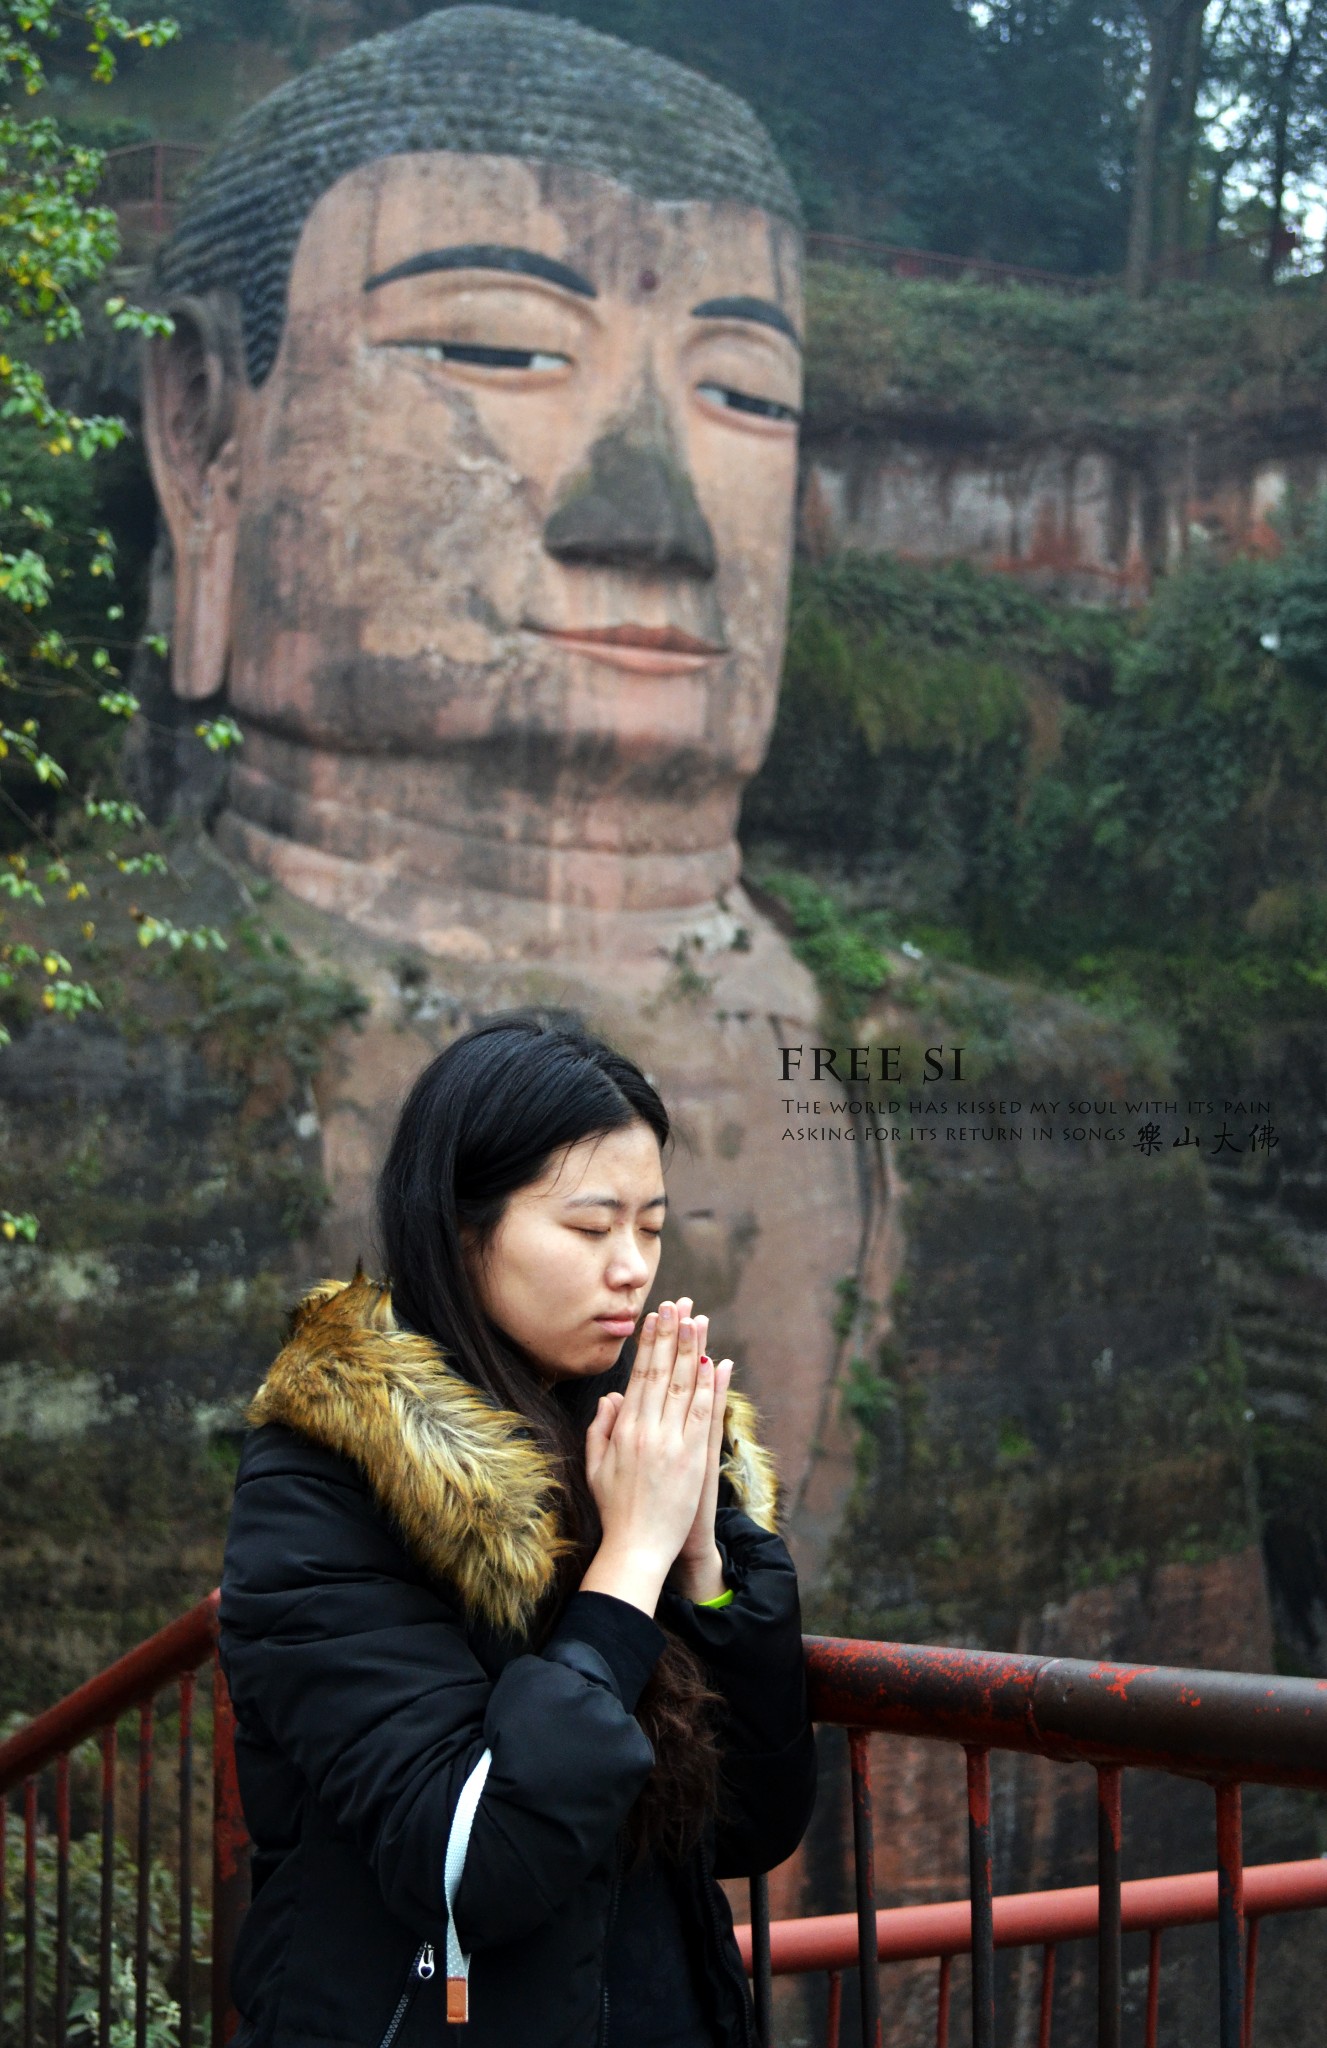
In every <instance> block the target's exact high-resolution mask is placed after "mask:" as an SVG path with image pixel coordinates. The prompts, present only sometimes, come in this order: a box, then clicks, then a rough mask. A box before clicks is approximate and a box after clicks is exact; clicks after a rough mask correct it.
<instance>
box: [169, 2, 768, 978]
mask: <svg viewBox="0 0 1327 2048" xmlns="http://www.w3.org/2000/svg"><path fill="white" fill-rule="evenodd" d="M158 276H159V282H160V286H161V289H162V292H163V296H164V299H165V303H166V304H167V306H168V309H169V310H170V311H171V312H172V314H173V316H174V320H175V331H174V334H173V336H172V337H170V338H169V339H168V340H163V341H158V342H156V343H154V344H153V346H152V349H151V351H150V360H149V366H148V377H147V386H148V389H147V432H148V441H149V449H150V453H151V457H152V463H153V471H154V475H155V478H156V484H157V490H158V494H159V496H160V499H161V504H162V507H163V510H164V513H165V517H166V521H167V524H168V526H169V529H170V534H171V539H172V543H173V554H174V563H175V622H174V632H173V640H172V675H173V683H174V687H175V689H176V690H177V691H178V692H179V694H180V695H181V696H184V697H190V698H198V699H213V698H216V697H217V693H218V692H220V691H222V690H224V691H225V692H226V693H227V698H226V700H225V701H228V703H229V705H230V707H231V708H232V709H233V710H234V713H235V715H236V717H237V718H238V719H239V721H240V723H241V725H242V728H243V730H244V733H245V745H244V748H243V750H242V754H241V757H240V761H239V763H238V765H237V767H236V769H235V770H234V771H233V777H232V784H231V791H230V797H229V810H228V813H227V814H226V817H225V819H224V821H223V826H222V830H223V833H224V834H225V835H226V836H227V837H228V840H229V843H230V844H231V845H232V846H233V847H234V848H235V849H236V850H238V851H240V852H243V853H244V854H246V855H247V856H248V857H249V858H250V859H251V860H254V861H256V862H257V863H258V864H259V865H262V866H264V867H266V868H267V869H268V870H269V871H271V872H273V873H275V874H276V875H277V876H278V877H279V878H280V879H282V880H283V881H285V882H286V883H287V884H288V885H289V886H290V887H291V888H293V889H294V890H295V891H296V893H299V894H303V895H306V896H309V897H312V898H313V899H314V900H317V901H320V902H322V903H324V905H325V906H326V907H328V908H331V909H334V910H339V911H342V912H344V913H346V914H348V915H350V916H352V917H360V918H362V919H363V921H365V922H366V923H369V924H377V925H378V926H379V927H381V928H383V929H386V930H390V931H393V932H397V933H399V934H400V935H402V936H405V937H410V938H413V939H415V940H416V941H417V942H418V943H420V944H423V945H424V946H426V947H429V946H432V947H433V949H434V950H437V951H441V952H447V951H448V950H459V951H466V950H478V951H480V952H482V950H483V948H484V946H485V945H486V944H487V943H488V939H487V937H486V936H485V934H486V931H487V930H489V928H490V927H491V922H492V920H493V919H494V918H497V919H498V921H499V922H500V921H501V918H502V915H503V906H504V905H508V904H524V905H525V906H526V908H525V910H524V911H522V912H521V914H520V916H519V917H518V918H517V920H516V921H517V923H518V924H520V925H521V929H522V930H523V931H525V932H526V933H527V934H531V933H538V932H543V933H544V934H545V935H546V936H547V937H549V938H550V939H555V938H556V937H557V935H558V934H559V933H562V934H563V935H567V934H569V932H570V930H571V925H572V923H578V924H579V925H583V924H584V922H585V917H586V916H588V918H589V919H590V921H591V922H593V919H594V918H595V917H596V916H599V917H602V916H603V914H605V913H622V912H631V911H642V912H647V913H658V912H661V911H668V910H677V909H685V908H688V907H691V906H698V905H702V904H705V903H710V902H713V900H714V899H715V897H716V895H717V894H719V893H720V892H721V891H722V890H723V888H724V887H725V886H726V885H727V884H728V883H729V882H730V881H731V880H732V879H733V877H734V875H735V872H736V853H735V845H734V838H733V833H734V826H735V821H736V814H737V808H738V804H739V802H740V798H741V792H742V786H743V784H744V782H745V780H746V779H747V778H748V777H749V776H750V775H751V774H752V773H753V772H754V770H755V769H756V767H757V766H758V765H759V763H760V760H761V758H762V755H763V752H764V748H765V744H766V741H767V738H768V734H769V728H770V725H771V722H772V718H773V714H774V706H775V696H776V690H777V680H778V670H779V662H780V657H781V654H782V647H783V635H784V619H785V608H786V596H787V579H788V570H789V561H790V554H791V536H792V519H793V497H794V484H795V461H796V435H797V408H798V405H799V399H800V350H799V336H800V328H801V298H800V237H799V231H798V226H797V208H796V202H795V199H794V197H793V194H792V190H791V187H790V185H789V183H788V181H787V178H786V175H785V174H784V172H783V170H782V168H781V166H780V164H779V162H778V159H777V157H776V155H775V153H774V150H773V147H772V145H771V143H770V141H769V139H768V137H767V136H766V134H765V132H764V130H763V129H762V128H761V126H760V124H759V123H758V122H757V121H756V119H755V117H754V115H753V114H752V113H751V112H750V110H749V109H748V108H747V107H746V106H745V105H744V104H743V103H742V102H741V101H740V100H737V99H735V98H734V97H733V96H732V95H731V94H729V93H727V92H725V91H723V90H721V89H720V88H719V87H717V86H715V85H713V84H711V83H709V82H708V81H706V80H705V79H702V78H700V77H698V76H697V75H696V74H694V73H692V72H690V71H687V70H684V69H682V68H681V67H680V66H678V65H676V64H672V63H669V62H667V61H665V60H664V59H662V58H659V57H656V56H653V55H651V54H649V53H647V52H645V51H641V50H636V49H631V48H629V47H628V46H627V45H625V44H623V43H620V42H618V41H616V40H615V39H613V38H611V37H606V36H602V35H598V34H595V33H593V32H592V31H590V30H588V29H583V28H580V27H577V26H575V25H574V24H572V23H569V22H565V21H559V20H555V19H550V18H548V17H544V16H539V15H530V14H522V13H516V12H513V11H510V10H507V9H504V8H498V7H455V8H450V9H446V10H443V11H441V12H438V13H435V14H431V15H428V16H426V17H425V18H424V19H423V20H421V21H419V22H416V23H414V24H413V25H411V26H410V27H407V28H404V29H401V30H398V31H396V32H394V33H393V34H390V35H385V36H379V37H376V38H374V39H373V40H371V41H368V42H362V43H359V44H356V45H354V46H353V47H352V48H350V49H348V50H346V51H344V52H343V53H342V54H341V55H339V56H337V57H335V58H333V59H332V60H330V61H329V62H327V63H325V64H322V65H320V66H318V67H317V68H316V69H314V70H312V71H310V72H308V73H305V74H304V75H303V76H301V77H299V78H298V79H296V80H295V81H294V82H293V83H292V84H290V85H287V86H285V87H283V88H282V89H281V90H280V91H278V92H276V93H274V94H272V95H271V97H270V98H268V99H267V100H265V101H263V102H262V104H261V105H259V106H257V107H255V108H254V109H252V110H251V111H250V113H249V114H247V115H246V116H245V117H244V118H243V119H242V120H241V121H240V122H239V123H238V124H237V125H236V127H235V128H234V129H233V130H232V132H231V134H230V135H229V137H228V138H227V139H225V140H224V141H223V142H222V144H221V146H220V148H219V149H218V151H217V153H216V155H215V156H214V157H213V159H212V161H211V163H210V164H209V166H208V167H207V168H206V170H205V171H204V173H203V174H202V175H201V177H200V178H199V179H198V181H197V183H196V185H195V187H194V190H193V192H192V195H191V197H190V199H189V201H188V203H187V205H186V207H185V209H184V212H183V215H182V218H181V221H180V224H179V226H178V228H177V230H176V233H175V235H174V237H173V239H172V240H171V242H170V243H169V244H168V246H167V247H166V249H165V250H164V251H163V254H162V256H161V258H160V259H159V270H158ZM580 913H584V914H585V916H580V915H579V914H580ZM569 920H570V922H569ZM513 928H515V927H513Z"/></svg>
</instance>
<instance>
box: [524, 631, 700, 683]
mask: <svg viewBox="0 0 1327 2048" xmlns="http://www.w3.org/2000/svg"><path fill="white" fill-rule="evenodd" d="M529 631H531V632H532V633H538V634H539V635H540V637H541V638H542V639H544V640H556V641H557V643H558V645H559V646H560V647H565V648H566V649H567V650H568V652H569V653H572V654H585V655H588V656H589V658H590V659H591V660H592V661H603V662H607V663H608V665H609V666H610V667H611V668H619V669H626V670H628V671H630V672H631V673H632V674H634V675H651V676H666V675H685V674H690V673H691V672H692V671H694V670H695V669H699V668H704V666H705V664H706V662H709V661H715V660H717V659H718V657H719V656H720V655H721V654H726V653H727V651H728V650H727V648H726V647H720V646H716V645H715V643H714V642H713V641H709V640H698V639H697V638H696V636H695V635H694V634H693V633H684V632H683V631H682V630H681V628H680V627H679V626H633V625H628V626H580V627H577V626H531V627H530V628H529Z"/></svg>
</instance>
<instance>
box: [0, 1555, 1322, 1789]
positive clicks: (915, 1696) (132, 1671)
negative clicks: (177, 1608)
mask: <svg viewBox="0 0 1327 2048" xmlns="http://www.w3.org/2000/svg"><path fill="white" fill-rule="evenodd" d="M220 1598H221V1595H220V1592H219V1591H216V1592H212V1593H209V1594H208V1596H207V1598H206V1599H205V1600H200V1601H199V1602H198V1604H197V1606H196V1607H193V1608H191V1609H190V1611H189V1612H188V1613H187V1614H185V1615H182V1616H181V1617H180V1619H179V1620H178V1621H173V1622H170V1623H169V1624H168V1625H167V1626H166V1627H165V1628H163V1629H159V1630H158V1631H157V1633H156V1634H155V1635H153V1636H149V1637H148V1639H147V1640H146V1642H142V1643H139V1644H138V1645H137V1646H136V1648H134V1649H132V1650H130V1651H128V1652H127V1653H126V1655H125V1656H123V1657H121V1658H119V1659H118V1660H117V1661H116V1662H115V1663H114V1664H112V1665H111V1666H110V1667H109V1668H108V1669H107V1670H105V1671H102V1672H99V1673H98V1674H97V1676H96V1677H95V1678H90V1679H89V1680H88V1681H87V1683H86V1684H85V1685H81V1686H79V1688H78V1690H77V1691H76V1692H72V1693H70V1694H69V1695H68V1697H67V1698H65V1699H63V1700H60V1701H58V1702H57V1704H56V1705H55V1706H53V1707H50V1708H48V1709H47V1710H46V1712H45V1713H42V1714H38V1715H37V1716H36V1717H35V1719H33V1720H31V1721H29V1722H28V1723H27V1724H26V1726H24V1727H22V1728H20V1729H19V1730H18V1731H17V1732H16V1733H15V1734H13V1735H11V1736H10V1738H9V1740H8V1741H7V1742H3V1743H0V1794H3V1793H5V1792H8V1791H10V1790H11V1789H12V1787H13V1786H15V1785H17V1784H19V1783H21V1781H22V1780H23V1779H24V1778H25V1777H28V1776H30V1775H31V1773H32V1772H33V1771H37V1770H41V1769H42V1768H43V1766H44V1765H46V1764H48V1763H50V1762H52V1761H53V1760H54V1759H55V1758H56V1757H57V1756H59V1755H60V1754H61V1753H62V1752H63V1751H65V1750H68V1749H70V1748H72V1747H73V1745H74V1744H75V1743H78V1742H82V1741H84V1740H85V1739H86V1738H87V1737H88V1736H90V1735H94V1734H96V1733H97V1731H98V1730H99V1729H101V1728H105V1727H106V1726H108V1725H109V1724H110V1723H111V1722H112V1721H114V1720H117V1719H118V1718H119V1716H120V1715H121V1714H124V1713H126V1712H128V1710H129V1709H130V1708H131V1707H134V1706H137V1705H138V1703H139V1702H140V1701H141V1700H143V1699H146V1698H147V1697H149V1696H150V1695H151V1694H152V1693H154V1692H156V1691H159V1690H160V1689H161V1687H162V1686H164V1685H167V1684H169V1683H170V1681H171V1680H172V1679H173V1678H178V1677H179V1676H180V1674H181V1673H182V1672H184V1671H191V1670H196V1669H197V1667H198V1666H199V1665H200V1664H202V1663H203V1662H204V1661H205V1660H206V1658H208V1657H209V1656H210V1655H211V1653H212V1651H213V1649H214V1648H215V1645H216V1639H217V1610H218V1605H219V1602H220ZM804 1641H805V1644H806V1652H807V1668H808V1674H809V1679H810V1688H811V1711H812V1716H813V1718H814V1719H815V1720H818V1721H834V1722H837V1723H838V1724H840V1725H841V1726H844V1727H849V1728H871V1729H879V1730H882V1731H887V1732H889V1733H892V1734H896V1735H917V1736H922V1737H924V1738H929V1739H931V1740H938V1741H943V1742H956V1743H966V1744H979V1745H980V1746H982V1747H983V1748H992V1749H1009V1750H1017V1751H1021V1752H1022V1753H1023V1754H1025V1755H1034V1756H1044V1757H1048V1758H1050V1759H1051V1760H1053V1761H1055V1762H1059V1763H1064V1762H1081V1763H1091V1764H1122V1765H1127V1766H1131V1767H1132V1768H1135V1769H1138V1768H1142V1769H1147V1768H1152V1769H1156V1770H1165V1771H1172V1772H1176V1773H1178V1774H1180V1775H1181V1776H1186V1777H1199V1778H1223V1777H1228V1778H1238V1779H1239V1780H1240V1781H1241V1782H1243V1783H1269V1784H1278V1785H1299V1786H1307V1787H1310V1788H1313V1789H1316V1790H1320V1791H1321V1790H1327V1679H1311V1678H1281V1677H1276V1676H1273V1675H1271V1674H1269V1673H1268V1674H1264V1673H1254V1672H1245V1671H1193V1670H1185V1669H1180V1668H1176V1667H1172V1666H1168V1665H1157V1664H1150V1665H1149V1664H1108V1663H1091V1662H1089V1661H1087V1660H1085V1659H1080V1658H1074V1657H1027V1656H1018V1655H1016V1654H1012V1653H1010V1652H1008V1651H1000V1650H969V1649H955V1648H952V1647H949V1646H945V1645H935V1644H922V1643H872V1642H859V1641H857V1640H856V1639H854V1638H852V1637H843V1636H807V1637H805V1638H804Z"/></svg>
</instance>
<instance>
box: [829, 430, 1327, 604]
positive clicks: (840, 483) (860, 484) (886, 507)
mask: <svg viewBox="0 0 1327 2048" xmlns="http://www.w3.org/2000/svg"><path fill="white" fill-rule="evenodd" d="M1301 428H1302V431H1300V429H1301ZM803 473H804V481H803V488H802V499H801V534H802V543H803V546H804V548H805V549H806V552H807V553H808V554H809V555H811V556H813V557H817V558H823V557H825V556H828V555H832V554H835V553H838V552H840V551H841V550H842V549H844V548H856V549H861V550H864V551H865V552H867V553H882V554H894V555H899V556H901V557H903V558H904V559H905V560H908V561H918V562H940V561H954V560H962V561H966V562H974V563H976V564H977V565H978V566H980V567H981V568H984V569H995V570H1000V571H1003V572H1005V573H1007V574H1011V575H1016V576H1019V577H1022V578H1024V579H1026V580H1027V581H1028V582H1030V583H1033V584H1034V585H1036V586H1037V587H1039V588H1042V589H1049V590H1053V591H1055V592H1057V593H1059V594H1061V595H1064V596H1069V597H1074V598H1077V599H1079V600H1081V601H1082V602H1085V603H1088V604H1102V603H1116V604H1138V603H1140V602H1142V601H1143V600H1144V599H1145V598H1146V597H1147V596H1148V594H1149V593H1150V591H1151V589H1152V586H1153V583H1154V581H1155V579H1156V578H1157V576H1159V575H1163V574H1164V573H1165V571H1166V570H1167V569H1171V568H1174V567H1175V566H1176V565H1177V564H1178V563H1179V562H1181V561H1182V560H1183V559H1184V557H1185V556H1186V555H1187V554H1188V553H1189V551H1190V549H1191V548H1192V546H1193V544H1194V541H1195V539H1201V540H1203V541H1205V542H1208V543H1215V544H1216V545H1218V546H1219V547H1221V548H1222V549H1223V550H1225V551H1227V552H1230V553H1238V554H1260V553H1270V552H1275V551H1276V549H1277V548H1278V547H1279V544H1280V543H1279V539H1278V535H1277V532H1276V528H1275V525H1274V523H1273V517H1274V515H1275V513H1276V512H1277V511H1278V509H1279V508H1281V507H1282V506H1283V505H1284V504H1285V503H1286V501H1287V500H1288V499H1289V498H1291V497H1292V496H1298V497H1300V498H1309V497H1312V496H1313V495H1315V494H1316V493H1317V492H1318V491H1319V490H1321V488H1322V486H1323V483H1324V481H1327V433H1325V432H1324V428H1323V422H1322V421H1321V419H1320V418H1318V417H1317V416H1316V415H1315V416H1314V417H1312V418H1310V419H1309V420H1307V421H1305V422H1302V423H1298V422H1295V421H1294V420H1292V419H1288V418H1287V419H1279V420H1270V421H1267V422H1264V423H1262V424H1261V425H1260V426H1259V427H1258V428H1256V429H1251V430H1250V431H1248V432H1247V433H1246V434H1244V435H1242V436H1240V437H1238V438H1235V439H1233V440H1232V437H1231V436H1230V435H1229V434H1220V435H1207V434H1204V433H1200V432H1198V431H1197V430H1194V431H1191V432H1186V433H1178V434H1177V433H1174V432H1165V431H1162V432H1158V433H1157V434H1156V435H1155V436H1148V437H1146V438H1140V439H1139V440H1137V441H1135V442H1133V443H1132V444H1131V445H1127V446H1124V447H1120V446H1118V445H1111V444H1110V443H1109V442H1108V441H1106V440H1104V439H1100V438H1097V437H1096V436H1094V435H1092V434H1090V433H1080V432H1063V433H1057V434H1053V435H1035V436H1033V437H1031V438H1025V437H1024V436H1023V435H1021V434H1016V435H1001V434H998V433H991V432H990V431H988V430H985V429H982V428H980V427H974V426H971V425H969V426H966V427H964V426H962V425H956V424H955V423H954V422H952V421H949V420H944V419H937V420H932V421H922V422H917V421H905V420H898V421H896V422H894V423H892V424H890V423H886V422H879V423H876V424H874V425H872V426H871V427H870V428H867V429H865V430H862V429H859V430H855V431H854V430H851V429H849V430H845V431H843V432H840V433H833V432H828V433H823V434H817V433H815V432H814V431H813V432H812V433H811V434H810V435H809V436H808V440H807V445H806V451H805V459H804V472H803Z"/></svg>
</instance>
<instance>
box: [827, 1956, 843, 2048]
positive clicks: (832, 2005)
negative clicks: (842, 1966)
mask: <svg viewBox="0 0 1327 2048" xmlns="http://www.w3.org/2000/svg"><path fill="white" fill-rule="evenodd" d="M842 2025H843V1972H842V1970H831V1971H830V1973H829V1997H828V2000H827V2002H826V2006H825V2048H842V2044H841V2042H840V2040H839V2033H840V2031H841V2028H842Z"/></svg>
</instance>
